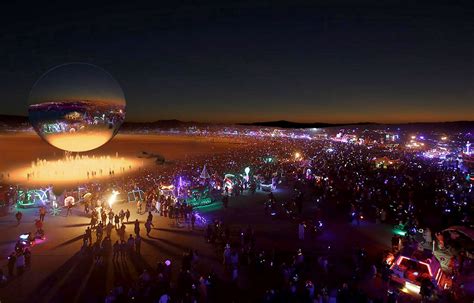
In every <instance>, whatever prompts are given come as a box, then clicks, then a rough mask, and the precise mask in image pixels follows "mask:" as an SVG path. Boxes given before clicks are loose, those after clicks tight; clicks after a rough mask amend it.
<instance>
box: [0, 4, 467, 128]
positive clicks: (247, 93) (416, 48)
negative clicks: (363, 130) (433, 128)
mask: <svg viewBox="0 0 474 303" xmlns="http://www.w3.org/2000/svg"><path fill="white" fill-rule="evenodd" d="M30 8H31V9H29V10H26V11H25V10H24V8H23V7H16V6H15V5H14V4H7V5H6V8H5V10H3V11H4V12H7V14H5V16H3V17H4V18H2V21H1V22H2V23H4V24H3V26H2V27H0V43H1V44H2V46H4V47H3V52H4V53H5V54H6V56H4V57H3V58H4V59H3V63H4V64H3V66H4V68H3V69H2V70H0V101H1V102H0V114H14V115H19V114H26V113H27V99H28V93H29V92H30V90H31V88H32V87H33V84H34V83H35V82H36V81H37V80H38V79H39V77H40V76H41V75H42V74H43V73H44V72H46V71H47V70H49V69H50V68H52V67H54V66H57V65H61V64H64V63H67V62H85V63H90V64H94V65H97V66H99V67H100V68H103V69H104V70H106V71H107V72H109V73H110V75H111V76H112V77H113V78H114V79H116V80H117V82H118V83H119V84H120V86H121V88H122V89H123V92H124V94H125V98H126V101H127V120H128V121H153V120H162V119H178V120H184V121H206V122H223V123H246V122H255V121H278V120H289V121H297V122H301V123H313V122H314V121H318V122H323V123H355V122H359V121H374V122H378V123H407V122H412V121H421V122H435V121H457V120H472V118H473V116H474V102H473V100H474V90H473V89H474V87H473V85H472V84H473V83H474V74H473V70H474V69H473V66H474V61H473V60H474V59H473V55H472V54H473V53H474V39H473V34H472V33H473V32H474V19H473V18H472V17H471V16H472V15H473V14H474V9H473V6H472V3H470V2H468V1H453V2H450V3H449V5H448V4H443V3H437V2H436V1H434V2H430V3H429V5H424V4H422V3H405V4H400V3H399V2H398V1H383V2H382V3H381V2H380V1H361V2H359V3H357V4H355V3H353V2H352V1H343V0H340V1H335V2H334V1H332V2H329V1H323V2H320V3H318V4H315V3H313V2H310V1H298V2H296V3H294V2H291V3H285V2H278V3H271V4H270V3H264V2H262V3H254V2H250V1H249V2H243V3H234V4H222V3H219V4H218V3H207V4H204V5H197V4H190V5H179V4H172V3H171V4H167V5H160V6H159V7H156V8H150V9H148V10H141V9H138V8H136V7H133V5H132V4H130V3H128V4H127V3H120V4H114V5H102V4H93V5H92V7H91V6H88V7H87V8H77V7H74V8H71V7H69V6H68V5H67V4H64V5H62V4H55V5H54V6H52V7H48V6H46V5H44V4H39V3H38V4H34V6H32V7H30Z"/></svg>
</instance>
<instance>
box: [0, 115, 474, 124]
mask: <svg viewBox="0 0 474 303" xmlns="http://www.w3.org/2000/svg"><path fill="white" fill-rule="evenodd" d="M2 118H3V119H5V118H6V119H24V120H25V121H27V120H28V116H27V115H8V114H6V115H4V114H0V119H2ZM163 121H170V122H171V121H176V122H183V123H199V124H215V125H219V124H236V125H249V126H252V125H256V126H258V125H260V124H267V123H291V124H328V125H335V126H338V125H370V124H373V125H409V124H450V123H452V124H455V123H473V124H474V119H473V120H448V121H409V122H402V123H387V122H377V121H354V122H324V121H311V122H300V121H293V120H285V119H282V120H265V121H264V120H262V121H251V122H242V121H233V122H225V121H222V122H219V121H200V120H180V119H174V118H170V119H154V120H143V121H140V120H130V119H125V123H144V124H147V123H155V122H163ZM0 122H2V121H1V120H0Z"/></svg>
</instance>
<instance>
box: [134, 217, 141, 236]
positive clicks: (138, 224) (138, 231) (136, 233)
mask: <svg viewBox="0 0 474 303" xmlns="http://www.w3.org/2000/svg"><path fill="white" fill-rule="evenodd" d="M134 231H135V235H137V236H138V235H139V234H140V222H138V219H136V220H135V228H134Z"/></svg>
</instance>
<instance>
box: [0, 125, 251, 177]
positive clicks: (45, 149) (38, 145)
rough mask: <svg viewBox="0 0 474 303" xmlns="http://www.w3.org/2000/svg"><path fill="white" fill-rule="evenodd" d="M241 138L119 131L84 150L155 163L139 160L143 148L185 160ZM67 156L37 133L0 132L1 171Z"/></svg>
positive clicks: (237, 143) (216, 150)
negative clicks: (143, 133)
mask: <svg viewBox="0 0 474 303" xmlns="http://www.w3.org/2000/svg"><path fill="white" fill-rule="evenodd" d="M241 144H243V143H242V141H239V140H237V139H232V138H221V137H219V138H217V137H212V136H211V137H209V136H208V137H198V136H186V135H130V134H119V135H117V136H116V137H115V138H114V139H113V140H112V141H110V142H109V143H107V144H105V145H103V146H101V147H100V148H98V149H96V150H93V151H90V152H85V153H81V155H88V156H93V155H94V156H96V157H97V156H103V155H109V156H115V155H116V153H118V154H119V156H120V157H128V158H132V159H137V160H140V161H142V162H143V163H144V165H145V166H146V165H153V160H152V159H151V160H150V159H139V158H138V155H139V154H140V153H141V152H142V151H146V152H148V153H156V154H161V155H163V156H164V157H165V159H166V160H167V161H168V160H169V161H175V160H183V159H186V158H188V157H193V156H198V155H205V154H207V155H211V154H214V153H219V152H223V151H225V150H227V149H229V148H236V147H237V146H241ZM63 157H64V151H62V150H59V149H57V148H55V147H53V146H51V145H49V144H48V143H46V142H45V141H43V140H42V139H41V138H40V137H39V136H37V135H36V134H35V133H19V134H18V133H17V134H2V135H0V173H3V174H4V175H6V174H7V173H11V172H13V171H15V170H17V169H18V168H23V167H25V168H26V167H29V166H30V165H31V163H32V161H35V160H36V159H46V160H57V159H61V158H63Z"/></svg>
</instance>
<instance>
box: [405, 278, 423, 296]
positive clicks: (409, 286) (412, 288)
mask: <svg viewBox="0 0 474 303" xmlns="http://www.w3.org/2000/svg"><path fill="white" fill-rule="evenodd" d="M405 288H406V289H407V290H408V291H410V292H413V293H416V294H419V293H420V286H419V285H416V284H413V283H410V282H408V281H405Z"/></svg>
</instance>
